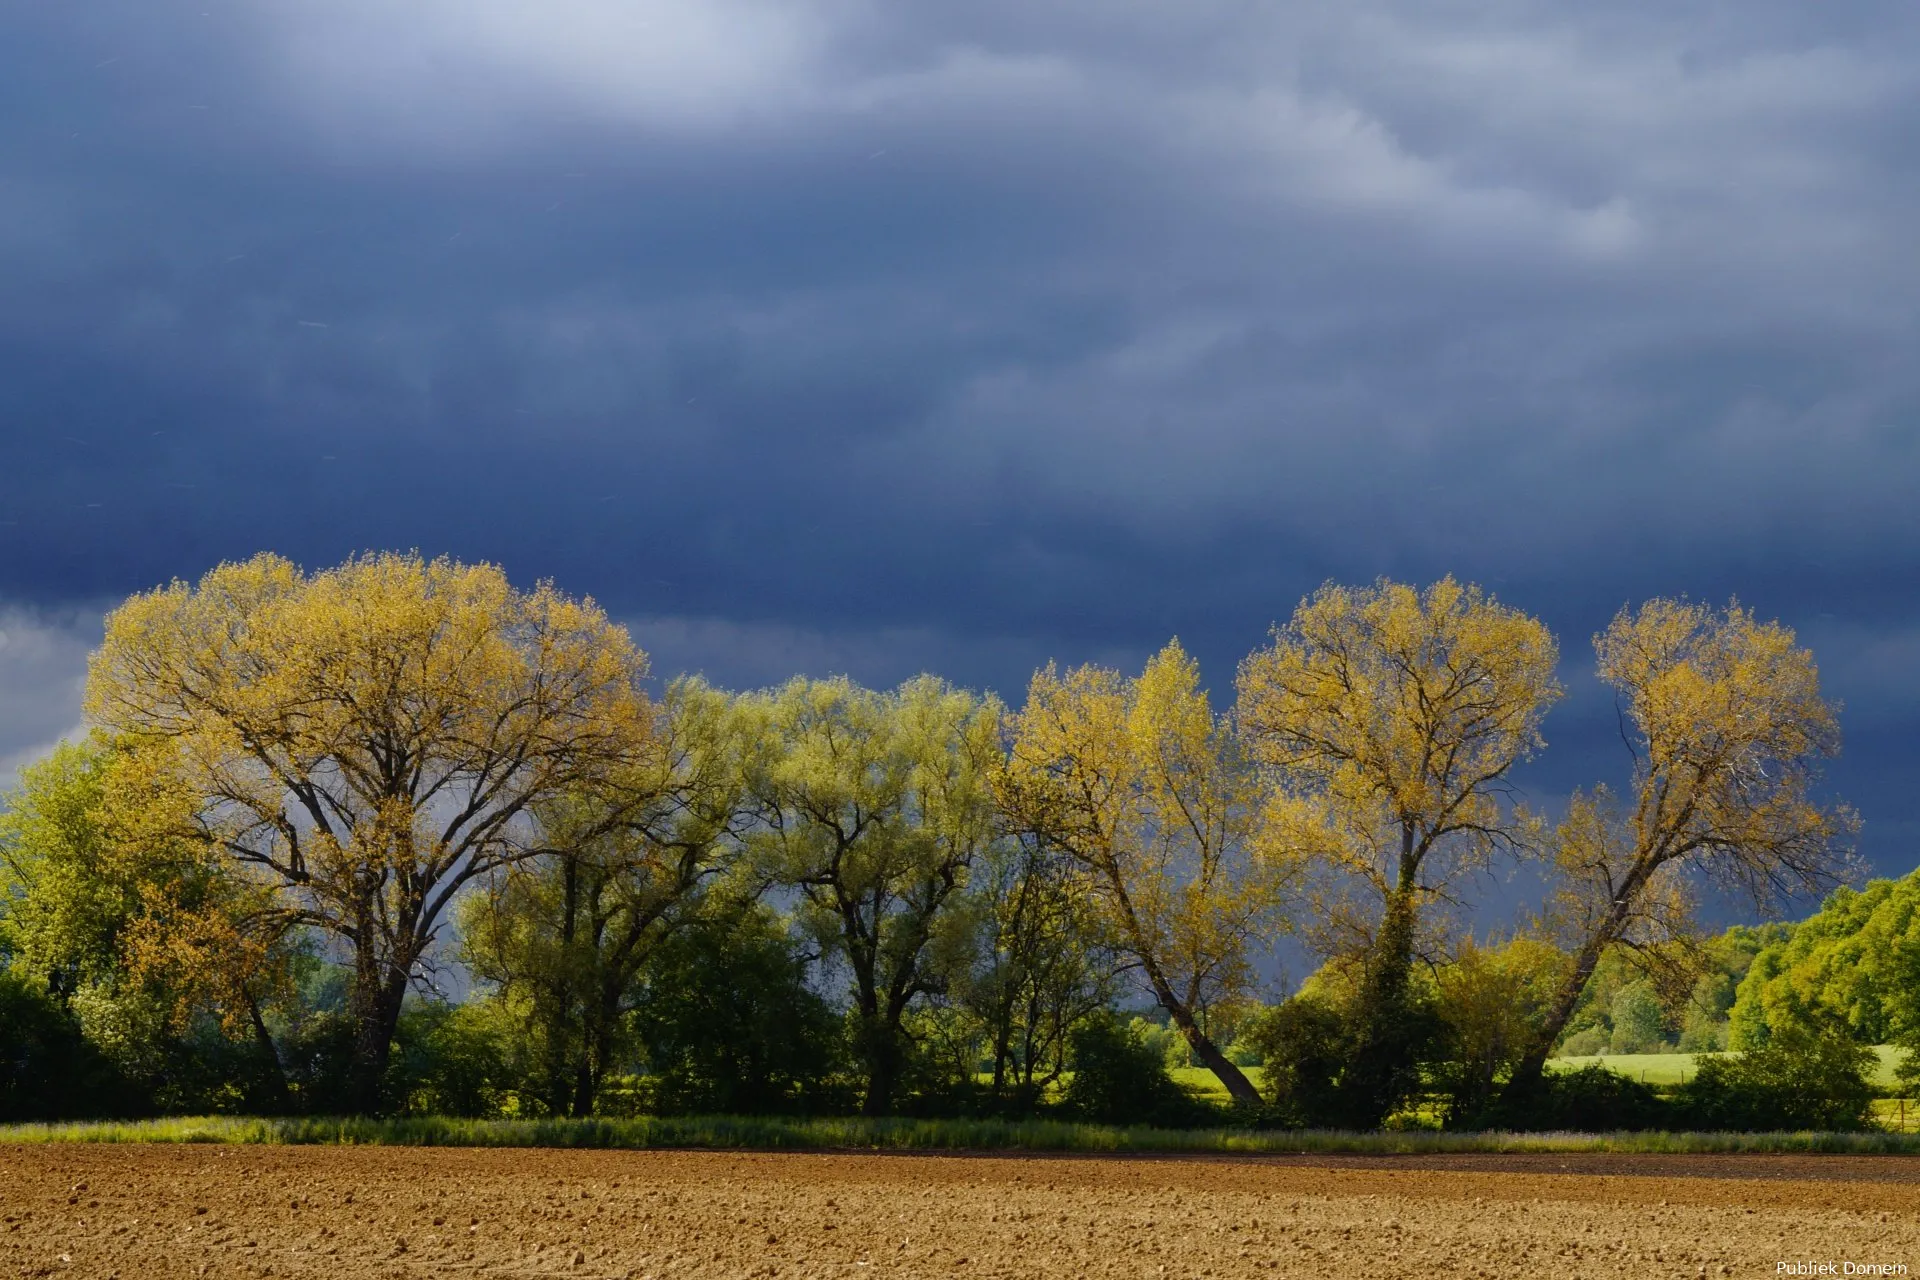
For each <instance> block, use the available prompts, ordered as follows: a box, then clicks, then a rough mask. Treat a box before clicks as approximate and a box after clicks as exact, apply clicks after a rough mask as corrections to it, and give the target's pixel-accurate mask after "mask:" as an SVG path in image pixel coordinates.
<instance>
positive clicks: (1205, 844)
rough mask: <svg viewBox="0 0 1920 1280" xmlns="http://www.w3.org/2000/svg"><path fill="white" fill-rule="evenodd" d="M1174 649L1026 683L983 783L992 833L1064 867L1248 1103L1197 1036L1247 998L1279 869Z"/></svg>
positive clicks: (1228, 740)
mask: <svg viewBox="0 0 1920 1280" xmlns="http://www.w3.org/2000/svg"><path fill="white" fill-rule="evenodd" d="M1199 681H1200V671H1199V667H1198V664H1196V663H1195V662H1194V661H1193V659H1192V658H1190V657H1188V656H1187V653H1186V651H1185V650H1183V649H1182V648H1181V647H1180V644H1179V642H1178V641H1174V642H1172V643H1170V644H1168V645H1167V646H1166V648H1164V649H1162V650H1161V651H1160V652H1159V653H1158V654H1156V655H1155V656H1154V657H1153V658H1152V659H1151V660H1150V661H1149V662H1148V663H1147V666H1146V669H1145V670H1144V671H1143V672H1142V673H1141V674H1140V675H1139V676H1138V677H1136V678H1133V679H1128V678H1127V677H1125V676H1123V675H1121V674H1120V673H1119V672H1117V671H1114V670H1111V669H1108V668H1104V667H1097V666H1083V667H1075V668H1073V669H1072V670H1070V671H1068V672H1067V673H1066V674H1065V675H1061V674H1060V673H1059V672H1058V671H1057V670H1056V669H1055V668H1054V667H1052V666H1048V667H1046V668H1045V669H1043V670H1041V671H1039V672H1037V673H1035V675H1034V677H1033V682H1032V684H1031V685H1030V686H1029V687H1028V691H1027V702H1026V706H1025V707H1024V708H1023V709H1022V710H1021V711H1020V713H1019V714H1018V715H1016V716H1014V717H1013V721H1012V747H1011V751H1010V754H1009V757H1008V760H1007V764H1006V767H1005V769H1004V770H1003V771H1002V772H1001V774H1000V778H999V785H998V793H999V798H1000V804H1001V806H1002V809H1003V811H1004V813H1005V816H1006V820H1007V821H1008V822H1009V824H1010V825H1011V826H1012V827H1013V828H1014V829H1016V830H1018V831H1021V832H1025V833H1028V834H1031V835H1032V836H1034V837H1037V838H1038V839H1040V840H1042V841H1043V842H1045V843H1046V844H1047V845H1049V846H1051V847H1053V848H1056V849H1059V850H1061V851H1063V852H1064V853H1066V854H1067V855H1068V856H1069V857H1071V858H1072V859H1073V860H1074V861H1075V862H1076V863H1078V864H1079V866H1080V867H1081V868H1082V869H1083V870H1084V872H1085V883H1086V885H1087V888H1088V889H1089V891H1090V892H1091V893H1092V894H1093V895H1094V897H1095V900H1096V901H1097V902H1098V903H1099V905H1100V908H1101V912H1102V914H1103V915H1104V917H1105V918H1106V924H1107V927H1108V930H1109V932H1110V936H1111V938H1112V941H1113V944H1114V946H1116V947H1117V948H1118V949H1119V950H1120V951H1121V953H1122V954H1123V955H1124V957H1125V958H1126V961H1127V963H1128V964H1129V965H1130V967H1132V968H1133V969H1134V970H1136V971H1137V973H1138V974H1139V976H1140V977H1141V979H1142V980H1143V982H1144V984H1145V985H1146V987H1147V989H1148V990H1149V991H1151V992H1152V993H1153V997H1154V999H1155V1000H1156V1001H1158V1002H1159V1004H1160V1007H1161V1008H1163V1009H1165V1010H1166V1011H1167V1016H1168V1017H1169V1018H1170V1019H1171V1020H1172V1022H1173V1024H1174V1026H1175V1027H1177V1028H1178V1029H1179V1031H1180V1034H1181V1035H1182V1036H1183V1037H1184V1038H1185V1039H1186V1041H1187V1043H1188V1044H1189V1045H1190V1046H1191V1047H1192V1049H1193V1052H1194V1055H1195V1056H1196V1057H1197V1058H1199V1060H1200V1061H1201V1063H1203V1064H1204V1065H1205V1066H1206V1067H1207V1069H1208V1070H1210V1071H1212V1072H1213V1073H1214V1075H1215V1076H1217V1077H1218V1078H1219V1080H1220V1083H1221V1084H1222V1085H1223V1086H1224V1087H1225V1088H1226V1089H1227V1091H1228V1092H1229V1093H1230V1094H1231V1095H1232V1097H1233V1098H1234V1100H1235V1101H1236V1102H1237V1103H1240V1104H1242V1105H1244V1106H1248V1107H1255V1106H1258V1105H1259V1104H1260V1095H1259V1092H1258V1090H1256V1089H1255V1088H1254V1086H1253V1084H1252V1083H1251V1082H1250V1081H1249V1080H1248V1079H1247V1077H1246V1075H1245V1073H1243V1072H1242V1071H1241V1070H1240V1068H1239V1067H1237V1066H1235V1065H1234V1063H1233V1062H1232V1061H1231V1060H1230V1059H1229V1058H1228V1057H1227V1055H1226V1053H1225V1052H1224V1051H1222V1050H1221V1048H1220V1047H1219V1045H1218V1044H1216V1043H1215V1042H1214V1040H1213V1038H1212V1037H1211V1036H1210V1035H1209V1034H1208V1031H1207V1014H1208V1010H1209V1009H1210V1008H1213V1007H1215V1006H1217V1005H1220V1004H1223V1003H1226V1002H1229V1001H1231V1000H1233V999H1235V998H1237V997H1240V996H1242V995H1244V994H1245V993H1246V992H1247V991H1248V990H1249V987H1250V984H1251V979H1252V967H1251V964H1250V960H1249V952H1250V949H1251V947H1252V946H1253V945H1254V944H1255V943H1256V942H1258V941H1262V940H1264V939H1266V938H1268V937H1269V936H1270V935H1271V934H1272V933H1273V932H1274V931H1275V930H1276V929H1277V928H1278V927H1279V925H1280V924H1281V917H1280V914H1279V908H1280V906H1281V903H1282V899H1283V894H1284V890H1285V886H1286V884H1287V883H1288V879H1289V875H1290V871H1291V867H1290V865H1288V864H1285V863H1283V862H1280V861H1276V860H1274V859H1271V858H1268V857H1265V856H1263V855H1262V852H1261V851H1260V850H1259V849H1258V848H1257V847H1256V846H1257V844H1258V837H1259V832H1260V829H1261V825H1260V804H1259V796H1258V791H1257V787H1256V783H1255V778H1254V776H1253V771H1252V769H1251V767H1250V761H1249V760H1248V759H1247V757H1246V755H1245V753H1244V752H1243V751H1242V750H1241V746H1240V742H1239V740H1238V738H1237V736H1236V735H1235V733H1234V731H1233V726H1232V724H1231V723H1230V722H1228V721H1227V720H1226V719H1225V718H1223V717H1221V716H1218V715H1215V714H1214V712H1213V710H1212V707H1211V706H1210V704H1209V702H1208V699H1207V695H1206V693H1205V692H1204V691H1203V690H1202V689H1201V688H1200V684H1199Z"/></svg>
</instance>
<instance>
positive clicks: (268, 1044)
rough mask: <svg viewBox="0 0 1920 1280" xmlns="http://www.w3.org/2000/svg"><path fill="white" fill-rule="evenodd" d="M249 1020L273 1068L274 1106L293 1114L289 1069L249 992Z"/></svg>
mask: <svg viewBox="0 0 1920 1280" xmlns="http://www.w3.org/2000/svg"><path fill="white" fill-rule="evenodd" d="M247 1018H248V1020H249V1021H250V1022H251V1023H252V1024H253V1042H254V1043H255V1044H256V1045H258V1046H259V1047H260V1052H261V1053H263V1054H265V1055H266V1059H267V1064H268V1065H269V1066H271V1067H272V1068H273V1075H272V1076H271V1077H270V1081H269V1082H270V1084H271V1086H272V1090H273V1102H274V1106H275V1107H276V1108H277V1109H278V1110H279V1113H280V1114H281V1115H283V1116H286V1115H292V1114H293V1089H292V1087H291V1086H290V1085H288V1083H287V1068H286V1065H285V1064H284V1063H282V1062H281V1061H280V1050H279V1049H278V1048H277V1047H275V1045H274V1043H273V1035H272V1033H270V1032H269V1031H268V1030H267V1021H266V1019H265V1018H263V1017H261V1016H260V1002H259V1001H258V1000H255V999H254V998H253V993H252V992H251V991H249V992H247Z"/></svg>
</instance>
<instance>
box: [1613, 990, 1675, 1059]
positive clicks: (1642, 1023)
mask: <svg viewBox="0 0 1920 1280" xmlns="http://www.w3.org/2000/svg"><path fill="white" fill-rule="evenodd" d="M1664 1021H1665V1019H1664V1018H1663V1016H1662V1014H1661V1009H1660V997H1659V996H1657V995H1655V994H1654V990H1653V984H1652V983H1650V982H1646V981H1644V980H1642V981H1640V982H1635V983H1631V984H1629V985H1628V986H1625V987H1622V988H1621V989H1620V991H1619V994H1617V995H1615V996H1614V998H1613V1039H1612V1041H1611V1042H1610V1043H1609V1044H1608V1046H1607V1047H1608V1049H1609V1050H1610V1051H1612V1052H1614V1053H1658V1052H1659V1051H1660V1050H1662V1049H1664V1048H1666V1047H1667V1045H1666V1039H1667V1033H1666V1027H1665V1026H1664V1025H1663V1023H1664Z"/></svg>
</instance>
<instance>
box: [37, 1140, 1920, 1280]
mask: <svg viewBox="0 0 1920 1280" xmlns="http://www.w3.org/2000/svg"><path fill="white" fill-rule="evenodd" d="M0 1219H4V1221H0V1276H7V1277H12V1276H52V1275H72V1276H101V1277H108V1276H118V1277H122V1278H123V1280H145V1278H146V1277H154V1278H156V1280H165V1278H167V1277H198V1276H215V1277H228V1276H248V1277H252V1276H269V1275H271V1276H281V1277H312V1278H314V1280H360V1278H361V1277H396V1278H399V1277H407V1278H414V1277H427V1276H466V1275H483V1276H501V1277H510V1276H515V1277H517V1276H526V1277H532V1276H568V1277H608V1276H617V1277H654V1278H655V1280H666V1278H667V1277H678V1276H688V1277H691V1276H742V1277H752V1276H767V1277H800V1276H836V1277H861V1278H865V1277H878V1276H902V1277H905V1276H927V1277H934V1276H939V1277H945V1276H980V1277H984V1276H1047V1277H1075V1276H1082V1275H1087V1276H1128V1277H1147V1278H1149V1280H1158V1277H1162V1276H1213V1277H1225V1276H1262V1277H1265V1276H1338V1275H1346V1274H1367V1275H1383V1276H1399V1275H1422V1276H1424V1275H1443V1276H1542V1277H1549V1276H1550V1277H1561V1276H1634V1277H1640V1276H1683V1277H1684V1276H1699V1275H1709V1276H1722V1275H1734V1276H1760V1275H1768V1276H1771V1275H1776V1274H1779V1272H1778V1270H1777V1268H1778V1264H1779V1263H1782V1262H1796V1261H1812V1262H1816V1263H1819V1262H1826V1263H1831V1264H1833V1266H1834V1272H1832V1273H1829V1274H1847V1273H1846V1272H1845V1271H1844V1269H1843V1268H1844V1266H1845V1264H1846V1263H1848V1262H1852V1263H1854V1264H1856V1266H1857V1265H1858V1264H1861V1263H1903V1264H1905V1265H1906V1266H1907V1267H1909V1268H1920V1161H1915V1160H1906V1159H1902V1158H1899V1157H1859V1158H1849V1157H1776V1156H1751V1157H1715V1156H1683V1157H1649V1156H1617V1157H1600V1156H1580V1157H1573V1156H1566V1157H1561V1156H1543V1157H1514V1156H1455V1157H1371V1158H1362V1157H1351V1158H1342V1157H1311V1158H1309V1157H1282V1158H1275V1159H1212V1160H1194V1159H1170V1158H1169V1159H1133V1160H1109V1159H1094V1158H1086V1157H1069V1158H1062V1159H1049V1158H1038V1157H1028V1158H1002V1157H991V1156H904V1155H893V1156H872V1155H799V1154H710V1153H696V1152H616V1151H528V1150H418V1149H400V1148H369V1147H360V1148H352V1147H266V1148H262V1147H169V1146H99V1147H85V1146H47V1147H30V1146H13V1147H4V1148H0ZM1854 1274H1860V1273H1859V1272H1855V1273H1854ZM1869 1274H1871V1273H1869ZM1896 1274H1898V1273H1896Z"/></svg>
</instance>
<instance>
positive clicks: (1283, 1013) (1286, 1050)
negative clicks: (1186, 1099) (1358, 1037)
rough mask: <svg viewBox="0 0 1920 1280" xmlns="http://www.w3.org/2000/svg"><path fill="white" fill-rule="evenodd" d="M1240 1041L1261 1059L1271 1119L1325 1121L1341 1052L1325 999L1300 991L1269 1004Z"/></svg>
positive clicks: (1307, 1123) (1339, 1024) (1340, 1025)
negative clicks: (1280, 1002) (1271, 1004)
mask: <svg viewBox="0 0 1920 1280" xmlns="http://www.w3.org/2000/svg"><path fill="white" fill-rule="evenodd" d="M1244 1042H1245V1043H1247V1044H1248V1045H1250V1046H1251V1047H1252V1048H1253V1049H1254V1050H1255V1051H1256V1052H1258V1053H1259V1054H1260V1057H1261V1059H1262V1061H1264V1062H1265V1063H1266V1068H1265V1069H1266V1094H1267V1103H1268V1106H1269V1107H1271V1108H1272V1111H1271V1119H1272V1120H1273V1121H1274V1122H1275V1123H1278V1124H1281V1125H1284V1126H1288V1127H1291V1128H1313V1127H1319V1126H1324V1125H1326V1124H1328V1123H1329V1122H1330V1118H1331V1117H1332V1116H1333V1115H1334V1113H1335V1111H1336V1104H1337V1095H1336V1092H1335V1088H1336V1085H1335V1082H1336V1081H1337V1079H1338V1078H1339V1074H1340V1068H1341V1066H1342V1064H1343V1063H1344V1062H1345V1061H1346V1052H1347V1035H1346V1025H1345V1023H1344V1022H1343V1020H1342V1019H1341V1017H1340V1013H1339V1011H1338V1010H1337V1009H1335V1008H1334V1007H1333V1005H1332V1004H1331V1003H1330V1002H1328V1001H1327V1000H1324V999H1322V998H1319V997H1317V996H1312V995H1302V996H1295V997H1294V998H1293V999H1291V1000H1288V1001H1286V1002H1285V1003H1284V1004H1279V1005H1275V1006H1274V1007H1273V1008H1271V1009H1268V1010H1267V1011H1266V1012H1265V1013H1264V1014H1263V1015H1262V1016H1261V1017H1260V1018H1258V1019H1257V1020H1256V1021H1255V1022H1254V1024H1253V1025H1252V1026H1251V1027H1250V1028H1248V1030H1247V1033H1246V1036H1245V1037H1244Z"/></svg>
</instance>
